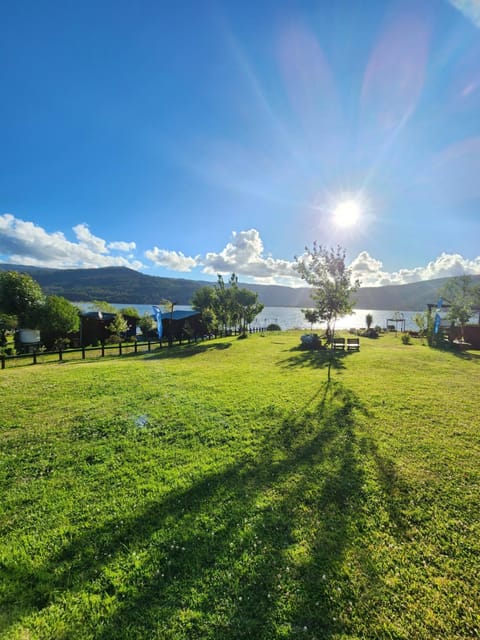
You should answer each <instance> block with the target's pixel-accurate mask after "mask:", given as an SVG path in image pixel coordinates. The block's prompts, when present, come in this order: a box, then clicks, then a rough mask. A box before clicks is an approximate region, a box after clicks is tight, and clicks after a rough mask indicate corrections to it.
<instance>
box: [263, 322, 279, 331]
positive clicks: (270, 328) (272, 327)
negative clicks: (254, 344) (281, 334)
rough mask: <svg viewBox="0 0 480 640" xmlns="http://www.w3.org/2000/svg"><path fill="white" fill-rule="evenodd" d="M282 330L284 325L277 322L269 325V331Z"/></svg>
mask: <svg viewBox="0 0 480 640" xmlns="http://www.w3.org/2000/svg"><path fill="white" fill-rule="evenodd" d="M281 330H282V327H281V326H280V325H279V324H275V323H272V324H269V325H268V327H267V331H281Z"/></svg>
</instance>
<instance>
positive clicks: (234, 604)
mask: <svg viewBox="0 0 480 640" xmlns="http://www.w3.org/2000/svg"><path fill="white" fill-rule="evenodd" d="M322 387H323V392H321V393H320V399H319V401H318V402H315V403H314V402H309V403H307V405H306V406H305V407H304V408H303V410H301V411H297V412H292V413H289V414H282V415H278V416H275V419H274V421H273V424H272V425H271V427H270V428H269V430H268V433H267V435H266V436H265V438H264V439H263V441H261V442H259V444H258V448H257V449H256V450H254V451H252V452H251V453H246V452H245V453H243V454H241V455H239V457H238V458H237V460H236V461H235V462H234V463H231V464H229V465H226V466H224V467H223V468H221V469H219V470H218V471H215V472H213V473H209V474H207V475H206V474H205V473H204V472H202V470H201V469H200V470H199V473H198V477H197V478H196V477H195V475H194V474H193V473H191V474H189V476H188V477H183V478H182V483H181V486H180V487H179V488H171V490H170V492H169V493H168V494H167V495H165V496H159V497H158V499H155V500H151V501H150V502H149V503H148V504H144V505H143V506H142V507H141V508H139V509H138V511H135V512H134V513H130V514H126V515H125V516H124V517H123V518H121V519H120V518H118V517H117V518H112V519H108V518H104V519H103V521H102V522H101V523H99V524H98V526H91V527H90V528H88V529H87V530H84V531H79V532H77V533H76V534H74V535H73V537H72V538H71V539H70V541H68V542H67V543H66V544H65V545H64V546H63V548H62V549H61V550H60V551H59V552H57V553H55V554H54V555H52V556H51V557H50V559H49V560H48V561H47V562H45V563H44V564H43V565H42V566H38V567H36V568H32V566H34V563H33V565H32V566H30V565H29V566H24V567H22V566H4V567H3V569H4V575H5V576H6V578H7V580H9V582H10V585H9V586H10V589H9V591H8V593H9V594H10V601H9V602H8V605H9V606H11V607H15V608H16V612H17V615H18V617H17V620H18V619H19V618H21V617H24V616H28V615H29V614H31V613H38V615H40V616H42V615H43V614H48V610H49V607H51V606H52V605H55V606H56V607H57V615H58V610H62V607H63V608H64V609H63V611H64V612H63V620H62V624H63V626H64V628H65V630H66V631H65V633H66V635H65V636H64V637H72V638H74V637H82V634H83V637H90V638H102V639H108V638H112V639H113V638H115V639H116V640H122V639H127V638H128V639H131V638H165V639H168V638H176V639H180V638H185V639H187V638H188V639H191V638H206V639H208V638H222V639H225V640H237V639H239V638H246V639H251V638H261V639H262V640H268V639H270V638H272V639H274V638H278V637H288V638H296V637H301V638H313V637H316V638H320V637H321V638H325V639H328V638H332V637H334V636H335V635H336V634H338V633H342V632H345V633H346V632H348V629H347V628H346V627H345V624H346V623H345V621H343V622H342V621H341V618H340V617H339V614H338V610H339V608H341V606H343V604H345V606H347V605H346V600H345V598H353V595H352V594H349V593H346V594H345V595H344V596H343V595H342V596H339V595H338V592H337V591H336V590H335V585H336V584H338V582H336V581H338V579H339V575H340V574H341V567H342V565H343V563H344V559H345V554H346V553H347V551H348V550H349V548H350V547H351V545H352V544H354V537H353V532H354V531H355V529H356V528H358V527H360V526H361V525H362V522H361V521H362V517H363V516H362V510H363V507H364V506H365V503H366V501H367V497H366V495H365V490H364V481H365V478H364V474H365V471H364V468H363V458H362V455H363V454H364V451H363V452H362V449H361V446H360V443H359V442H358V441H357V438H356V436H355V422H356V415H357V414H358V413H360V414H364V413H365V412H366V411H365V408H364V407H363V406H362V404H361V402H360V400H359V398H358V397H357V396H356V395H355V394H354V393H353V392H351V391H350V390H348V389H346V388H345V387H344V386H343V385H341V384H339V383H325V384H324V385H322ZM316 397H317V398H318V394H316ZM374 453H375V455H376V463H377V464H378V465H379V466H381V465H384V464H385V463H384V461H382V459H381V458H380V456H379V455H378V452H376V451H375V452H374ZM382 473H383V472H382ZM389 473H390V476H389V477H391V480H389V483H390V484H389V486H390V488H391V489H392V487H391V485H393V484H394V483H395V475H394V473H393V472H389ZM392 473H393V475H392ZM177 487H178V484H177ZM364 562H365V563H366V564H368V562H369V559H368V558H365V559H364ZM365 570H366V571H367V572H369V573H372V572H371V571H370V568H369V567H366V569H365ZM85 594H88V595H85ZM82 598H83V600H82ZM344 600H345V602H344ZM69 601H70V603H71V602H72V601H74V602H75V603H77V605H78V602H85V601H90V602H97V605H96V607H92V606H90V607H85V609H84V612H83V613H82V614H81V619H80V620H78V619H77V620H76V621H75V620H74V619H73V618H72V616H71V614H70V613H69V608H68V607H69V606H74V607H75V606H77V605H75V604H73V605H72V604H70V605H69ZM100 602H101V605H100V604H98V603H100ZM84 606H85V605H84ZM12 622H13V620H12ZM24 624H25V628H28V623H27V622H25V623H24ZM342 625H343V626H342Z"/></svg>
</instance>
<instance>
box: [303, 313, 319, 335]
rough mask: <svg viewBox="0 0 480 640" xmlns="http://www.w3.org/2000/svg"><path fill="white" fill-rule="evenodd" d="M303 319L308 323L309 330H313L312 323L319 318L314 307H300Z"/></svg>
mask: <svg viewBox="0 0 480 640" xmlns="http://www.w3.org/2000/svg"><path fill="white" fill-rule="evenodd" d="M302 313H303V315H304V316H305V320H306V321H307V322H309V323H310V331H312V332H313V325H314V324H316V323H317V322H318V321H319V320H320V316H319V313H318V311H317V310H316V309H302Z"/></svg>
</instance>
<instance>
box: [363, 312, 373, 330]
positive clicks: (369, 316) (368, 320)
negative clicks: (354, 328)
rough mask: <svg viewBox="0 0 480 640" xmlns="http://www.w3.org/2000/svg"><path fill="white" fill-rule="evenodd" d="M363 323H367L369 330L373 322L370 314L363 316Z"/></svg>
mask: <svg viewBox="0 0 480 640" xmlns="http://www.w3.org/2000/svg"><path fill="white" fill-rule="evenodd" d="M365 322H366V323H367V329H370V327H371V326H372V322H373V316H372V314H371V313H367V315H366V316H365Z"/></svg>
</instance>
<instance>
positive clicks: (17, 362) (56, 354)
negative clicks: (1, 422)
mask: <svg viewBox="0 0 480 640" xmlns="http://www.w3.org/2000/svg"><path fill="white" fill-rule="evenodd" d="M208 338H209V336H208V337H207V339H208ZM203 339H205V338H203ZM196 341H197V340H195V342H196ZM176 342H177V344H182V340H177V341H176ZM183 342H191V340H183ZM168 346H169V343H168V341H166V340H147V341H145V342H143V341H135V342H119V343H118V344H101V345H98V346H96V347H80V348H78V349H65V350H61V349H60V350H58V351H41V350H35V351H33V352H31V353H23V354H19V355H14V356H7V355H0V368H1V369H6V368H7V367H8V368H11V367H18V366H25V365H29V364H45V363H47V362H62V361H67V360H86V359H87V358H104V357H105V356H122V355H128V354H135V353H148V352H149V351H151V350H152V348H153V349H156V348H160V349H162V348H163V347H168Z"/></svg>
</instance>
